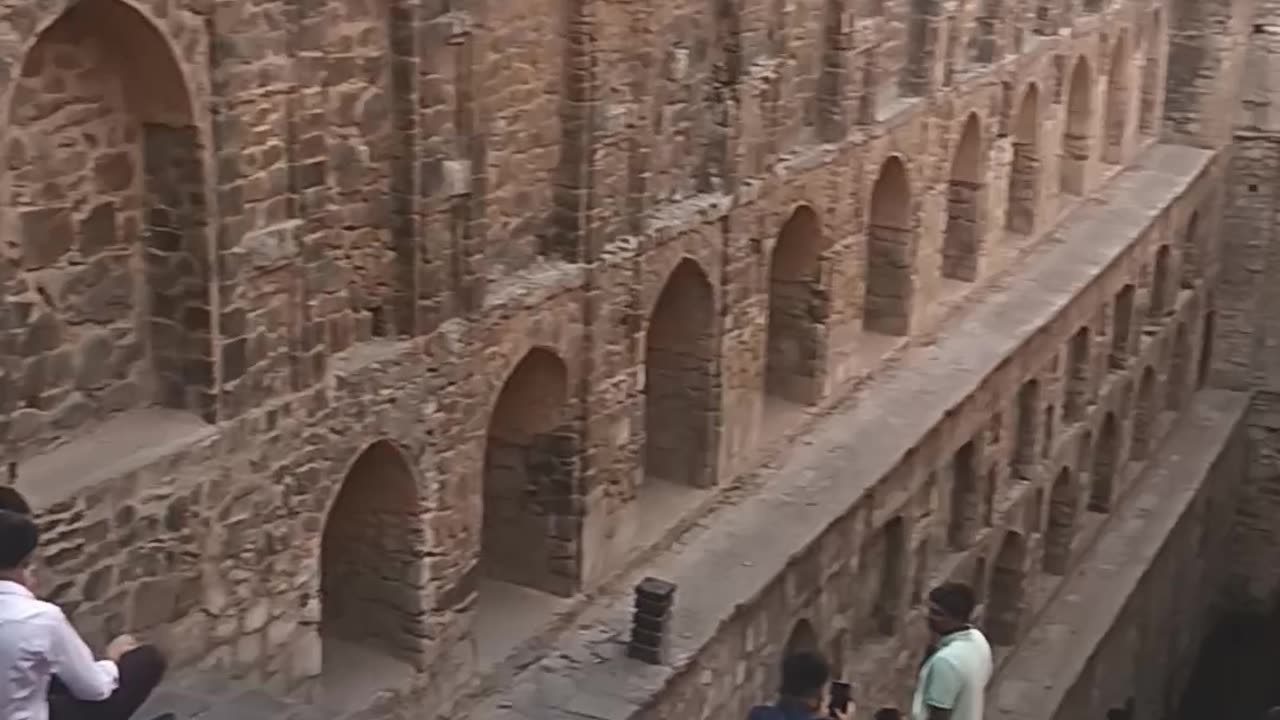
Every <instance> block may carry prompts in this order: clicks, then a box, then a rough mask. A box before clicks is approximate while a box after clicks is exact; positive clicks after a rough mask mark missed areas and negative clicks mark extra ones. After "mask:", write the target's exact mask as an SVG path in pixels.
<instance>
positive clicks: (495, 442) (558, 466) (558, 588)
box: [480, 348, 583, 596]
mask: <svg viewBox="0 0 1280 720" xmlns="http://www.w3.org/2000/svg"><path fill="white" fill-rule="evenodd" d="M568 382H569V381H568V370H567V369H566V368H565V365H564V362H563V361H562V360H561V359H560V357H559V356H558V355H556V354H555V353H554V352H552V351H550V350H547V349H543V348H534V349H533V350H530V351H529V352H528V353H527V354H526V355H525V356H524V358H522V359H521V360H520V363H519V364H518V365H516V367H515V369H513V370H512V371H511V375H510V376H509V377H508V378H507V380H506V382H505V383H504V384H503V386H502V390H501V392H500V393H499V394H498V400H497V402H496V404H495V405H494V408H493V414H492V416H491V418H490V421H489V434H488V439H487V441H486V443H485V454H484V515H483V525H482V528H483V529H482V530H481V543H480V571H481V573H482V574H483V575H484V576H485V577H487V578H489V579H491V580H498V581H501V582H507V583H512V584H515V585H522V586H524V587H529V588H533V589H536V590H541V591H543V592H548V593H553V594H556V595H562V596H567V595H572V594H573V593H574V592H576V591H577V588H578V579H579V577H580V563H581V555H582V553H581V547H580V542H581V531H582V520H583V518H582V512H581V507H582V505H581V501H580V499H579V495H578V492H577V480H578V441H577V435H576V433H575V432H574V430H573V428H572V426H571V425H570V424H569V421H570V418H568V417H566V402H567V400H568V396H569V387H568Z"/></svg>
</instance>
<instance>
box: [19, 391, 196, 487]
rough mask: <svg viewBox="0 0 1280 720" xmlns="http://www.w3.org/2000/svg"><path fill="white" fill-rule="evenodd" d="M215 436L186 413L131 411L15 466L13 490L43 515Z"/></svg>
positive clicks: (159, 410) (156, 410)
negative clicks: (48, 510) (55, 505)
mask: <svg viewBox="0 0 1280 720" xmlns="http://www.w3.org/2000/svg"><path fill="white" fill-rule="evenodd" d="M217 434H218V429H217V428H216V427H215V426H213V425H209V424H207V423H205V422H204V421H203V420H201V419H200V418H198V417H196V416H195V415H192V414H190V413H185V412H182V411H179V410H165V409H161V408H147V409H143V410H132V411H129V412H126V413H122V414H120V415H117V416H115V417H113V418H111V419H109V420H107V421H105V422H104V423H102V424H101V425H99V426H98V427H96V428H94V429H93V430H91V431H89V432H88V433H87V434H85V435H81V436H80V437H77V438H76V439H74V440H72V441H71V442H68V443H66V444H64V445H60V446H58V447H56V448H54V449H52V450H49V451H47V452H44V453H41V454H40V455H36V456H33V457H32V458H30V459H28V460H27V461H25V462H23V463H22V464H20V465H19V466H18V481H17V487H18V489H19V490H21V491H22V493H23V494H24V495H25V496H26V498H27V500H28V501H29V502H30V503H31V504H32V506H33V507H34V508H36V509H37V510H40V509H44V508H47V507H49V506H51V505H54V504H57V503H59V502H62V501H65V500H68V499H70V498H71V497H73V496H75V495H76V494H78V493H80V492H82V491H85V490H88V489H90V488H93V487H95V486H97V485H99V484H102V483H105V482H108V481H112V480H115V479H118V478H121V477H124V476H127V475H129V474H131V473H133V472H136V471H138V470H141V469H142V468H145V467H146V466H148V465H150V464H152V463H155V462H158V461H160V460H163V459H164V458H166V457H169V456H173V455H176V454H178V453H180V452H182V451H184V450H187V449H189V448H191V447H192V446H194V445H196V444H198V443H200V442H203V441H213V440H214V439H216V437H217Z"/></svg>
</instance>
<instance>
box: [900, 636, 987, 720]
mask: <svg viewBox="0 0 1280 720" xmlns="http://www.w3.org/2000/svg"><path fill="white" fill-rule="evenodd" d="M990 679H991V645H989V644H988V643H987V639H986V638H985V637H983V636H982V633H981V632H979V631H978V630H977V629H975V628H969V629H967V630H959V631H956V632H953V633H951V634H950V635H947V636H945V637H943V638H942V639H941V640H939V641H938V649H937V650H936V651H935V652H934V653H933V655H932V656H930V657H929V659H928V661H926V662H925V664H924V667H922V668H920V677H919V679H918V680H917V682H916V695H915V699H914V700H913V701H912V703H911V717H912V720H929V706H933V707H936V708H939V709H942V710H950V711H951V718H952V720H982V709H983V696H984V695H985V693H986V689H987V681H989V680H990Z"/></svg>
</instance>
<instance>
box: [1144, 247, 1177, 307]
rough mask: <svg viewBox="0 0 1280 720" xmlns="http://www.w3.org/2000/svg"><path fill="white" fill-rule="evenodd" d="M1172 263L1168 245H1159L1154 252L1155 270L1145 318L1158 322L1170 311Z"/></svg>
mask: <svg viewBox="0 0 1280 720" xmlns="http://www.w3.org/2000/svg"><path fill="white" fill-rule="evenodd" d="M1172 263H1173V258H1172V252H1171V251H1170V249H1169V246H1168V245H1161V246H1160V247H1159V249H1157V250H1156V262H1155V270H1154V271H1153V272H1152V279H1151V298H1150V300H1149V301H1148V303H1147V317H1148V319H1150V320H1156V321H1159V320H1160V319H1162V318H1163V317H1164V316H1165V315H1167V314H1168V313H1169V311H1170V309H1171V302H1170V299H1171V298H1170V297H1169V295H1170V289H1171V288H1170V285H1171V284H1172V283H1171V280H1172V278H1171V277H1170V275H1171V273H1172V268H1171V267H1170V265H1172Z"/></svg>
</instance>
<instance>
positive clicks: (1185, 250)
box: [1179, 210, 1204, 290]
mask: <svg viewBox="0 0 1280 720" xmlns="http://www.w3.org/2000/svg"><path fill="white" fill-rule="evenodd" d="M1203 253H1204V251H1203V249H1202V248H1201V239H1200V211H1198V210H1197V211H1196V212H1193V213H1191V218H1190V219H1189V220H1187V227H1186V229H1185V230H1184V231H1183V232H1182V273H1181V275H1182V281H1181V282H1180V283H1179V285H1181V287H1182V288H1183V289H1184V290H1190V289H1192V288H1194V287H1195V286H1196V282H1197V281H1198V280H1199V279H1200V277H1201V276H1202V275H1203V272H1204V271H1203V269H1202V268H1201V267H1200V264H1201V263H1202V262H1203V257H1202V256H1203Z"/></svg>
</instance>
